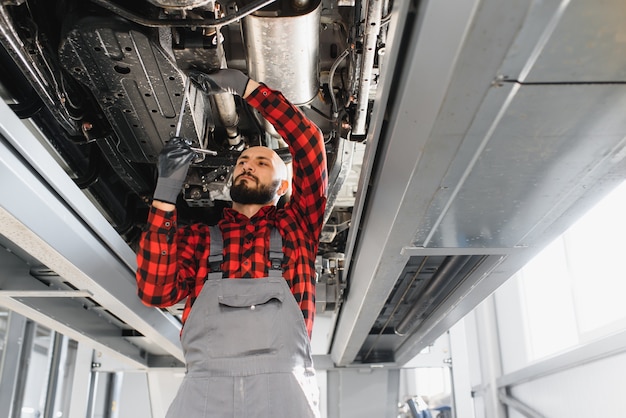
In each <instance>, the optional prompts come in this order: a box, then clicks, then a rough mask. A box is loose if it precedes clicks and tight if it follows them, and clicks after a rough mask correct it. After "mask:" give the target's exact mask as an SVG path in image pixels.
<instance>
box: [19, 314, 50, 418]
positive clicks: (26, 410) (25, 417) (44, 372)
mask: <svg viewBox="0 0 626 418" xmlns="http://www.w3.org/2000/svg"><path fill="white" fill-rule="evenodd" d="M52 337H53V333H52V331H51V330H49V329H47V328H44V327H42V326H38V325H36V328H35V336H34V339H33V346H32V349H31V351H30V353H29V355H28V359H27V366H28V371H27V375H26V385H25V389H24V398H23V401H22V415H21V418H39V417H42V416H43V413H44V408H45V405H46V389H47V387H48V373H49V371H50V356H51V353H52Z"/></svg>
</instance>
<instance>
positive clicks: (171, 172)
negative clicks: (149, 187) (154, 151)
mask: <svg viewBox="0 0 626 418" xmlns="http://www.w3.org/2000/svg"><path fill="white" fill-rule="evenodd" d="M195 155H196V154H195V152H193V150H192V149H191V147H190V146H189V144H188V143H187V142H186V141H185V140H184V139H183V138H180V137H174V138H172V139H170V140H169V142H168V143H167V144H165V146H164V147H163V149H162V150H161V152H160V153H159V161H158V163H157V168H158V171H159V177H158V179H157V185H156V189H155V191H154V196H153V198H154V199H156V200H160V201H162V202H167V203H172V204H176V197H177V196H178V194H179V193H180V191H181V189H182V187H183V182H184V181H185V177H187V170H188V169H189V166H190V165H191V161H192V160H193V158H194V157H195Z"/></svg>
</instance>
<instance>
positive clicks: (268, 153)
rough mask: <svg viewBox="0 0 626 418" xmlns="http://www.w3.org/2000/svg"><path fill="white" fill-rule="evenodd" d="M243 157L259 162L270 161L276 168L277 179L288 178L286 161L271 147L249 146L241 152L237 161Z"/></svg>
mask: <svg viewBox="0 0 626 418" xmlns="http://www.w3.org/2000/svg"><path fill="white" fill-rule="evenodd" d="M242 159H244V160H247V161H258V162H262V161H265V162H266V163H269V164H270V165H271V167H272V168H273V169H274V171H275V175H276V177H275V178H274V179H275V180H286V179H287V166H286V165H285V162H284V161H283V159H282V158H280V156H279V155H278V154H277V153H276V151H274V150H273V149H271V148H267V147H263V146H254V147H250V148H247V149H245V150H244V151H243V152H242V153H241V155H240V156H239V158H238V159H237V162H239V161H240V160H242Z"/></svg>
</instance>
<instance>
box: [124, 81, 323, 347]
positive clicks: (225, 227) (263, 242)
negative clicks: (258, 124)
mask: <svg viewBox="0 0 626 418" xmlns="http://www.w3.org/2000/svg"><path fill="white" fill-rule="evenodd" d="M246 100H247V102H248V103H249V104H250V105H251V106H253V107H255V108H256V109H258V110H259V111H260V112H261V114H262V115H263V116H264V117H265V118H266V119H267V120H268V121H269V122H271V123H272V124H273V125H274V126H275V127H276V130H277V132H278V133H279V134H280V135H281V136H282V137H283V138H284V139H285V140H286V141H287V143H288V144H289V146H290V151H291V154H292V155H293V173H294V175H293V185H292V195H291V198H290V200H289V202H288V203H287V204H286V205H285V207H284V208H282V209H277V208H276V207H275V206H265V207H263V208H261V210H260V211H259V212H258V213H256V214H255V215H254V216H253V217H252V218H248V217H246V216H245V215H242V214H240V213H239V212H237V211H235V210H232V209H225V210H224V219H222V220H221V221H220V222H219V227H220V229H221V231H222V236H223V238H224V262H223V264H222V271H223V272H224V277H232V278H260V277H267V275H268V269H269V267H270V261H269V260H268V257H267V251H268V249H269V235H270V227H272V226H274V227H276V228H277V229H278V230H279V231H280V233H281V235H282V238H283V252H284V254H285V257H286V259H285V266H284V273H283V276H284V278H285V280H287V283H288V284H289V287H290V288H291V292H292V293H293V295H294V297H295V299H296V302H298V304H299V306H300V309H301V310H302V315H303V316H304V322H305V325H306V328H307V330H308V332H309V337H310V336H311V331H312V329H313V318H314V316H315V257H316V255H317V247H318V243H319V235H320V232H321V228H322V220H323V215H324V209H325V207H326V188H327V182H328V179H327V173H326V153H325V150H324V141H323V138H322V135H321V133H320V131H319V129H318V128H317V126H315V125H314V124H313V122H311V121H310V120H309V119H307V118H306V117H305V116H304V115H303V114H302V113H301V112H300V110H299V109H298V108H296V107H295V106H293V105H292V104H291V103H289V102H288V101H287V100H286V99H285V98H284V96H283V95H282V94H281V93H280V92H277V91H274V90H271V89H270V88H268V87H266V86H264V85H261V86H260V87H259V88H257V89H256V90H255V91H254V92H253V93H252V94H250V95H249V96H248V97H247V99H246ZM209 244H210V235H209V228H208V226H207V225H204V224H193V225H189V226H185V227H181V228H178V227H177V224H176V211H172V212H165V211H162V210H159V209H156V208H154V207H152V208H151V210H150V214H149V216H148V225H147V229H146V231H145V232H144V233H143V234H142V237H141V241H140V243H139V251H138V253H137V264H138V268H137V274H136V278H137V294H138V295H139V298H140V299H141V300H142V301H143V302H144V303H145V304H146V305H149V306H157V307H167V306H172V305H174V304H176V303H178V302H179V301H181V300H183V299H184V298H187V301H186V303H185V308H184V310H183V314H182V321H183V324H184V323H185V321H186V319H187V317H188V316H189V311H190V309H191V306H192V305H193V302H194V301H195V299H196V297H197V296H198V295H199V293H200V290H201V289H202V286H203V285H204V281H205V279H206V277H207V274H208V273H209V266H208V258H209V255H210V248H209Z"/></svg>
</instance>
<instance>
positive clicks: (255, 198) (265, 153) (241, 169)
mask: <svg viewBox="0 0 626 418" xmlns="http://www.w3.org/2000/svg"><path fill="white" fill-rule="evenodd" d="M283 170H284V163H283V162H282V160H280V157H278V155H277V154H276V153H275V152H274V151H272V150H271V149H269V148H265V147H252V148H248V149H247V150H245V151H244V152H242V153H241V155H240V156H239V158H238V159H237V164H236V165H235V170H234V172H233V184H232V186H231V188H230V197H231V199H232V200H233V202H237V203H242V204H260V205H264V204H268V203H271V202H272V201H273V200H274V199H275V198H276V196H277V192H278V189H279V188H280V186H281V180H282V178H283V177H281V174H283V173H282V172H283Z"/></svg>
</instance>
